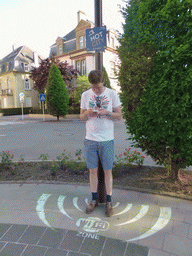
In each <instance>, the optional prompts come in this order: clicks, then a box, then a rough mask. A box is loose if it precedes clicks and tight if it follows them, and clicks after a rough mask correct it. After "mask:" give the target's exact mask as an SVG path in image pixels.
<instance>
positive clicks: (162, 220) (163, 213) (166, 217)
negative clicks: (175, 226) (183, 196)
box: [127, 207, 171, 242]
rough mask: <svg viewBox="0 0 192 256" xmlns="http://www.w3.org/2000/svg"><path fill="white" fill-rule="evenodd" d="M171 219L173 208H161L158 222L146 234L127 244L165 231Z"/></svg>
mask: <svg viewBox="0 0 192 256" xmlns="http://www.w3.org/2000/svg"><path fill="white" fill-rule="evenodd" d="M170 219H171V208H170V207H160V215H159V218H158V220H157V222H156V223H155V224H154V225H153V226H152V227H151V228H150V229H149V230H148V231H147V232H146V233H144V234H143V235H141V236H138V237H136V238H133V239H130V240H127V242H130V241H135V240H139V239H143V238H146V237H148V236H151V235H154V234H155V233H157V232H158V231H160V230H161V229H163V228H164V227H165V226H166V225H167V224H168V223H169V221H170Z"/></svg>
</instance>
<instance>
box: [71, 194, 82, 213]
mask: <svg viewBox="0 0 192 256" xmlns="http://www.w3.org/2000/svg"><path fill="white" fill-rule="evenodd" d="M78 199H79V198H78V197H74V198H73V205H74V206H75V208H76V209H77V210H79V211H81V212H82V210H81V209H80V208H79V206H78V204H77V201H78Z"/></svg>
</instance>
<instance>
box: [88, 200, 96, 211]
mask: <svg viewBox="0 0 192 256" xmlns="http://www.w3.org/2000/svg"><path fill="white" fill-rule="evenodd" d="M97 205H98V204H97V201H96V200H92V201H91V203H90V204H89V205H88V206H87V208H86V213H88V214H89V213H91V212H92V211H93V210H94V209H95V207H96V206H97Z"/></svg>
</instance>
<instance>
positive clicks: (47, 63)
mask: <svg viewBox="0 0 192 256" xmlns="http://www.w3.org/2000/svg"><path fill="white" fill-rule="evenodd" d="M53 63H54V64H56V66H57V67H58V68H59V70H60V72H61V75H62V78H63V80H64V81H65V83H66V84H67V86H69V87H71V86H73V83H72V81H73V79H74V78H76V77H77V72H76V70H74V69H73V67H72V66H69V65H68V63H67V62H60V61H59V60H55V59H54V58H51V59H49V58H47V59H45V60H42V61H41V64H40V66H39V67H38V68H34V67H33V69H32V70H31V75H30V77H31V78H32V80H33V81H34V82H35V84H34V87H33V88H34V89H35V90H37V91H38V92H39V93H45V89H46V85H47V78H48V75H49V69H50V67H51V66H52V64H53ZM67 89H68V90H69V91H70V88H67Z"/></svg>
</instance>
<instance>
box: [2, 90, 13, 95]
mask: <svg viewBox="0 0 192 256" xmlns="http://www.w3.org/2000/svg"><path fill="white" fill-rule="evenodd" d="M0 95H1V96H4V95H8V96H12V95H13V93H12V90H11V89H5V90H1V91H0Z"/></svg>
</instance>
